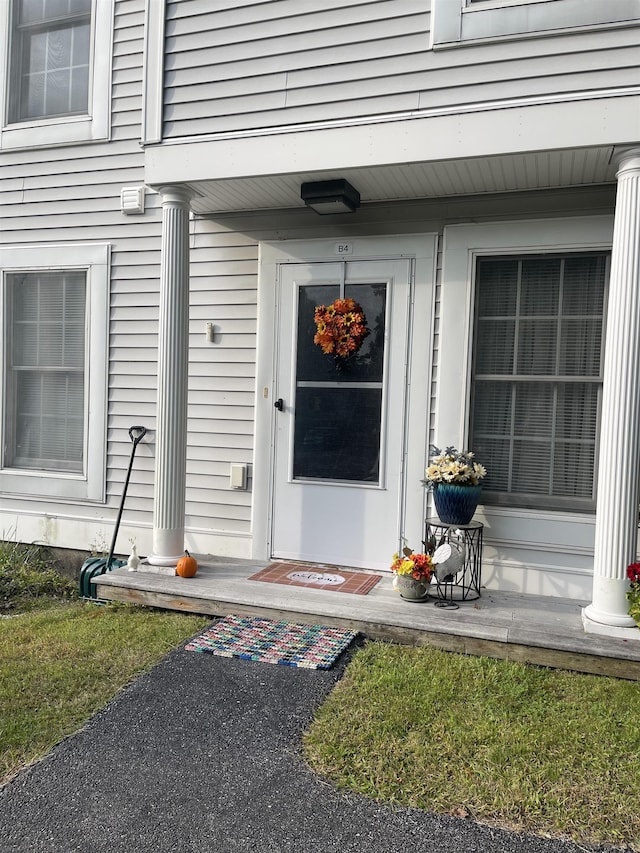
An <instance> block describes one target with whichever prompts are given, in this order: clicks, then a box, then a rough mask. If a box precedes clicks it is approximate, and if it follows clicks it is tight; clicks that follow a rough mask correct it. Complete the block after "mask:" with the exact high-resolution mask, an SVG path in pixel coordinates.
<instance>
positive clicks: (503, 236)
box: [433, 216, 613, 518]
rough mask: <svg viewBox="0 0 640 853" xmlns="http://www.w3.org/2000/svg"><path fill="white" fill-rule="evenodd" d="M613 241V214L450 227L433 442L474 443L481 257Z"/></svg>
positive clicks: (607, 246)
mask: <svg viewBox="0 0 640 853" xmlns="http://www.w3.org/2000/svg"><path fill="white" fill-rule="evenodd" d="M612 239H613V216H585V217H567V218H566V219H527V220H520V221H515V222H487V223H478V224H476V225H468V224H464V225H449V226H446V227H445V229H444V240H443V242H444V248H443V262H442V277H441V282H440V288H439V291H440V312H439V313H440V328H439V334H438V341H439V346H438V360H437V363H438V384H437V392H436V404H435V412H434V420H433V425H434V441H435V443H436V444H438V446H443V445H448V444H456V446H458V447H459V446H460V445H464V446H465V447H466V446H467V444H468V440H469V425H470V406H471V398H470V394H471V358H472V355H473V346H472V344H473V340H472V336H473V321H474V317H473V311H474V302H475V299H474V295H475V292H474V291H475V279H474V276H475V265H476V258H477V257H479V256H486V255H505V254H509V255H511V254H518V255H527V254H529V255H540V254H544V253H545V252H552V253H554V254H557V253H562V252H567V253H571V252H576V251H578V252H579V251H611V245H612ZM461 342H462V343H461ZM471 449H472V450H473V448H471ZM491 509H492V511H493V510H501V511H505V512H509V513H512V512H516V513H522V512H524V513H526V514H527V515H530V514H531V513H532V512H536V513H543V514H544V515H545V516H547V517H548V516H553V515H555V514H556V513H557V512H561V511H558V510H550V509H542V508H540V509H537V510H532V509H522V508H513V509H511V508H510V507H500V506H499V505H494V504H492V505H491ZM566 512H567V513H569V512H571V513H576V514H580V515H585V516H586V517H590V518H592V517H593V516H592V515H591V514H589V513H587V512H583V511H580V510H569V509H567V510H566Z"/></svg>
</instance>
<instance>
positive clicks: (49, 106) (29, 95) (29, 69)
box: [0, 0, 114, 148]
mask: <svg viewBox="0 0 640 853" xmlns="http://www.w3.org/2000/svg"><path fill="white" fill-rule="evenodd" d="M113 3H114V0H7V2H6V3H4V4H0V49H2V50H3V51H4V54H5V55H6V57H7V60H6V61H4V62H2V63H0V92H3V93H4V109H3V117H2V118H3V120H2V127H1V128H0V147H2V148H20V147H28V148H33V147H36V146H43V145H60V144H71V143H76V142H85V141H92V140H98V139H107V138H108V136H109V116H110V81H111V56H112V40H113ZM36 129H37V134H36V133H34V130H36Z"/></svg>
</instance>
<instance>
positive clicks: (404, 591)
mask: <svg viewBox="0 0 640 853" xmlns="http://www.w3.org/2000/svg"><path fill="white" fill-rule="evenodd" d="M391 571H392V572H394V574H395V578H394V583H393V585H394V587H395V589H397V590H398V592H399V593H400V595H401V596H402V598H405V599H406V600H407V601H424V600H425V599H426V597H427V595H428V591H429V584H430V583H431V578H432V576H433V559H432V557H431V555H430V554H426V553H419V554H416V553H415V552H414V551H412V550H411V548H408V547H406V548H403V549H402V552H401V553H397V554H394V555H393V562H392V564H391Z"/></svg>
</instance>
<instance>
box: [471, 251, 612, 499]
mask: <svg viewBox="0 0 640 853" xmlns="http://www.w3.org/2000/svg"><path fill="white" fill-rule="evenodd" d="M607 275H608V256H607V255H606V254H604V253H602V254H596V253H593V254H587V255H564V256H559V255H545V256H527V257H522V258H515V257H496V258H481V259H479V260H478V264H477V276H476V305H475V333H474V357H473V375H472V391H471V440H470V446H471V447H472V449H473V450H474V451H475V453H476V455H477V457H478V459H479V460H480V461H481V462H482V463H483V464H484V465H486V467H487V470H488V476H487V478H486V480H485V481H484V482H483V486H484V488H483V500H484V501H485V502H487V503H498V504H501V503H504V504H508V505H510V506H524V507H546V508H557V509H567V510H572V509H573V510H576V511H580V510H582V511H593V510H594V509H595V490H596V464H597V455H596V450H597V443H598V428H599V423H600V406H601V391H602V360H603V335H604V306H605V290H606V281H607Z"/></svg>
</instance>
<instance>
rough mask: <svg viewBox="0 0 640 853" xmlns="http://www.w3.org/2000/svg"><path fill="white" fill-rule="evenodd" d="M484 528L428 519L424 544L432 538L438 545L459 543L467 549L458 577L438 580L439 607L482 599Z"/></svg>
mask: <svg viewBox="0 0 640 853" xmlns="http://www.w3.org/2000/svg"><path fill="white" fill-rule="evenodd" d="M483 530H484V525H483V524H481V523H480V522H479V521H471V522H469V524H445V523H444V522H442V521H440V519H439V518H438V517H437V516H434V517H432V518H427V520H426V531H425V533H426V535H425V541H426V542H428V541H429V540H430V539H431V537H432V536H434V537H435V539H436V542H438V543H440V542H442V541H443V542H446V543H449V542H452V543H456V542H460V543H461V544H462V545H464V549H465V553H464V563H463V565H462V568H461V569H460V570H459V571H458V572H457V573H456V574H455V575H449V576H448V577H446V578H445V579H441V580H438V578H437V577H436V595H437V598H436V601H435V602H434V603H435V605H436V607H450V608H456V607H458V603H459V602H461V601H475V600H476V599H477V598H480V585H481V583H482V534H483Z"/></svg>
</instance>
